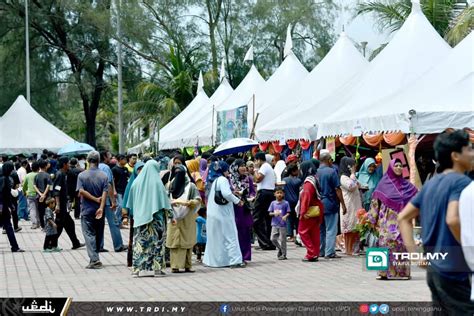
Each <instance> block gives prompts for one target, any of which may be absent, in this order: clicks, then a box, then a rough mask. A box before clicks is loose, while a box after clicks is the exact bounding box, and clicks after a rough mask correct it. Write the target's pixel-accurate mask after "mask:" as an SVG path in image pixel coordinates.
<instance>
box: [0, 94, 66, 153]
mask: <svg viewBox="0 0 474 316" xmlns="http://www.w3.org/2000/svg"><path fill="white" fill-rule="evenodd" d="M20 118H23V119H24V121H22V120H21V119H20ZM72 142H74V139H72V138H71V137H69V136H68V135H66V134H65V133H64V132H62V131H61V130H59V129H58V128H57V127H56V126H54V125H53V124H51V123H50V122H48V121H47V120H46V119H45V118H43V117H42V116H41V115H40V114H38V112H36V111H35V110H34V109H33V107H31V105H30V104H29V103H28V101H26V99H25V97H23V96H22V95H20V96H18V98H17V99H16V100H15V102H14V103H13V105H12V106H11V107H10V108H9V109H8V111H7V112H5V114H4V115H3V116H2V117H1V118H0V153H2V154H7V155H17V154H29V153H39V152H41V151H42V150H43V149H48V150H50V151H57V150H59V149H60V148H61V147H63V146H65V145H67V144H70V143H72Z"/></svg>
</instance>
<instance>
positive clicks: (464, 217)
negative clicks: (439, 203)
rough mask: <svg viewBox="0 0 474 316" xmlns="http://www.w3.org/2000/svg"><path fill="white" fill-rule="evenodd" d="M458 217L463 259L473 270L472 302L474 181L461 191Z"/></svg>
mask: <svg viewBox="0 0 474 316" xmlns="http://www.w3.org/2000/svg"><path fill="white" fill-rule="evenodd" d="M459 217H460V222H461V245H462V250H463V253H464V259H465V260H466V263H467V265H468V266H469V268H471V271H473V275H471V301H473V302H474V286H472V282H473V281H474V181H473V182H471V184H470V185H468V186H467V187H466V188H465V189H464V190H463V191H462V193H461V197H460V198H459Z"/></svg>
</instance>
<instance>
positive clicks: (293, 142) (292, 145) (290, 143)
mask: <svg viewBox="0 0 474 316" xmlns="http://www.w3.org/2000/svg"><path fill="white" fill-rule="evenodd" d="M286 144H287V145H288V147H289V148H290V149H291V150H293V149H295V148H296V145H298V141H297V140H294V139H290V140H287V141H286Z"/></svg>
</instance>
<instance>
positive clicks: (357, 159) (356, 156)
mask: <svg viewBox="0 0 474 316" xmlns="http://www.w3.org/2000/svg"><path fill="white" fill-rule="evenodd" d="M356 142H357V146H356V153H355V160H356V163H358V162H359V159H360V153H359V146H360V137H357V140H356Z"/></svg>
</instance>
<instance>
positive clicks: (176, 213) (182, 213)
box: [170, 185, 190, 220]
mask: <svg viewBox="0 0 474 316" xmlns="http://www.w3.org/2000/svg"><path fill="white" fill-rule="evenodd" d="M189 194H190V190H189V185H188V186H186V189H185V190H184V192H183V194H182V195H181V196H180V199H181V198H182V197H183V196H186V197H187V199H188V200H189ZM170 198H172V196H171V193H170ZM172 208H173V218H174V219H175V220H180V219H183V218H185V217H186V215H188V213H189V211H190V209H189V207H188V206H185V205H175V206H172Z"/></svg>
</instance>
